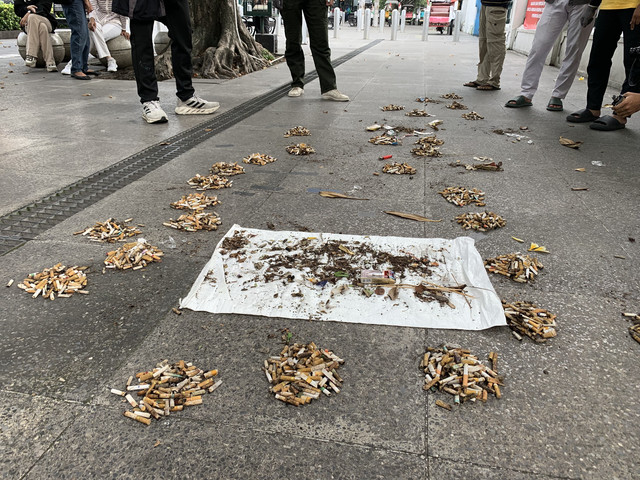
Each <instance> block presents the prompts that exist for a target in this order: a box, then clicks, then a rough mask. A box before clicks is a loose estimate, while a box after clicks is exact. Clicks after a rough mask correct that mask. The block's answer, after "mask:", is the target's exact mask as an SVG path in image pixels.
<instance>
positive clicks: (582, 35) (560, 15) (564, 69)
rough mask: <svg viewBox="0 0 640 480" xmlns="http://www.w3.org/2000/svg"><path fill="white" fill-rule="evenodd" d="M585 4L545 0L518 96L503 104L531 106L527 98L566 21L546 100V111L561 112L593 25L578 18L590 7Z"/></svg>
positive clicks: (573, 0)
mask: <svg viewBox="0 0 640 480" xmlns="http://www.w3.org/2000/svg"><path fill="white" fill-rule="evenodd" d="M587 3H588V0H545V5H544V9H543V10H542V16H541V17H540V20H539V21H538V25H537V26H536V33H535V35H534V37H533V45H532V47H531V51H530V52H529V57H528V58H527V64H526V65H525V67H524V72H522V82H521V83H520V88H521V90H520V95H519V96H517V97H515V98H513V99H512V100H509V101H508V102H507V103H506V104H505V107H509V108H520V107H530V106H531V105H532V102H531V100H532V99H533V96H534V95H535V94H536V91H537V90H538V83H539V81H540V75H542V68H543V67H544V62H545V60H546V58H547V55H549V52H550V51H551V49H552V48H553V45H554V44H555V42H556V40H557V38H558V36H559V35H560V34H561V33H562V30H563V29H564V26H565V25H567V24H568V27H567V43H566V48H565V55H564V60H562V65H561V66H560V72H559V73H558V77H557V78H556V84H555V86H554V88H553V91H552V92H551V98H550V99H549V102H548V103H547V110H549V111H551V112H561V111H562V108H563V106H562V100H563V99H564V98H565V97H566V96H567V93H569V89H570V88H571V85H572V84H573V80H574V79H575V77H576V72H577V71H578V66H579V65H580V58H581V57H582V52H583V51H584V48H585V47H586V46H587V41H588V40H589V35H590V34H591V29H592V28H593V27H592V25H591V22H589V24H588V25H587V26H585V27H583V26H582V23H581V21H580V19H581V18H582V16H583V15H584V14H585V12H586V11H587V10H588V9H589V8H590V7H589V5H588V4H587Z"/></svg>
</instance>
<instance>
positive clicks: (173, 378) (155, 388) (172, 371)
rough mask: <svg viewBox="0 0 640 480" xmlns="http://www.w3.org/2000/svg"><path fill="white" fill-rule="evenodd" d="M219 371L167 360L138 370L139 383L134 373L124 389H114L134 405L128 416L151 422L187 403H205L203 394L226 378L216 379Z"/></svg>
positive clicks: (116, 393)
mask: <svg viewBox="0 0 640 480" xmlns="http://www.w3.org/2000/svg"><path fill="white" fill-rule="evenodd" d="M216 375H218V370H208V371H205V370H201V369H199V368H198V367H196V366H195V365H193V364H192V363H191V362H189V363H187V362H185V361H184V360H180V361H179V362H177V363H173V364H169V363H168V362H167V360H164V361H162V362H160V363H159V364H157V366H156V368H154V369H153V370H150V371H146V372H139V373H137V374H136V375H135V378H136V379H137V381H138V383H137V384H134V377H133V376H131V377H129V379H128V380H127V383H126V385H125V389H124V390H118V389H115V388H112V389H111V393H113V394H114V395H117V396H119V397H124V399H126V401H127V402H128V403H129V405H131V408H132V410H126V411H125V412H124V415H125V417H128V418H131V419H132V420H136V421H138V422H140V423H144V424H145V425H150V424H151V418H155V419H156V420H162V419H164V418H165V417H168V416H169V415H170V414H171V413H174V412H179V411H181V410H183V409H184V408H185V407H191V406H194V405H201V404H202V397H203V396H204V395H206V394H207V393H213V391H214V390H216V389H217V388H218V387H219V386H220V385H221V384H222V380H218V381H215V380H214V378H213V377H215V376H216ZM134 395H136V396H137V397H138V399H137V400H136V399H134V397H133V396H134Z"/></svg>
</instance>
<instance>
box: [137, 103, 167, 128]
mask: <svg viewBox="0 0 640 480" xmlns="http://www.w3.org/2000/svg"><path fill="white" fill-rule="evenodd" d="M142 118H144V119H145V120H146V121H147V123H165V122H168V121H169V119H168V118H167V114H166V113H164V110H162V108H161V107H160V102H158V101H157V100H154V101H151V102H144V103H143V104H142Z"/></svg>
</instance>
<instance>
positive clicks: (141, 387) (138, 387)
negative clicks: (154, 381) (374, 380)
mask: <svg viewBox="0 0 640 480" xmlns="http://www.w3.org/2000/svg"><path fill="white" fill-rule="evenodd" d="M149 387H150V385H147V384H142V385H129V386H128V387H127V391H129V392H138V391H140V390H148V389H149Z"/></svg>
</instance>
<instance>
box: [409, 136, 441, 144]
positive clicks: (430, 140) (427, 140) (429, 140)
mask: <svg viewBox="0 0 640 480" xmlns="http://www.w3.org/2000/svg"><path fill="white" fill-rule="evenodd" d="M415 144H416V145H423V146H424V145H444V140H442V139H441V138H438V137H437V136H436V135H427V136H426V137H421V138H419V139H418V140H416V143H415Z"/></svg>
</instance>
